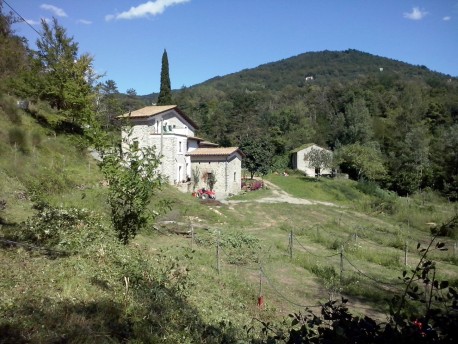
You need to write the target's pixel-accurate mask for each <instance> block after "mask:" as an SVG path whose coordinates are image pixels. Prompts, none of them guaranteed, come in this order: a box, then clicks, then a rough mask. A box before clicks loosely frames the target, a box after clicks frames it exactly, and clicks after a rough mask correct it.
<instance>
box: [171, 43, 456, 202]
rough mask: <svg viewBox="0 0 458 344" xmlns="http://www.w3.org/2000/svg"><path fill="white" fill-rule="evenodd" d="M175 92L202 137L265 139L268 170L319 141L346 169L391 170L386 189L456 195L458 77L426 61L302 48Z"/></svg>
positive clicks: (226, 141)
mask: <svg viewBox="0 0 458 344" xmlns="http://www.w3.org/2000/svg"><path fill="white" fill-rule="evenodd" d="M171 68H173V66H171ZM172 82H173V81H172ZM174 96H175V98H174V101H175V103H177V104H178V105H179V106H180V107H181V108H182V109H183V110H184V111H185V112H186V113H188V114H189V115H190V116H191V117H192V118H194V119H195V120H196V121H197V123H198V124H199V125H200V133H199V134H200V135H201V136H204V137H206V138H208V139H210V140H213V141H215V142H218V143H220V144H221V145H227V146H228V145H240V146H241V147H242V148H244V147H246V146H248V145H250V146H252V145H253V142H259V143H260V142H262V143H264V144H263V147H262V148H261V149H262V150H264V151H265V154H266V155H268V156H270V157H271V159H270V169H271V170H275V169H279V168H285V167H286V166H287V164H288V152H289V151H291V150H292V149H294V148H296V147H298V146H300V145H302V144H304V143H308V142H315V143H317V144H319V145H322V146H324V147H329V148H331V149H333V150H336V151H338V152H340V153H339V154H338V155H339V159H337V160H336V162H337V163H338V167H339V168H340V169H341V170H342V171H343V172H347V173H350V175H353V176H356V175H357V174H358V173H357V171H358V170H366V171H367V170H368V169H369V170H370V169H371V163H370V162H371V161H377V162H379V163H380V164H382V165H383V170H384V171H385V173H383V171H382V173H378V174H377V176H376V178H375V179H376V180H377V181H378V182H379V183H381V184H382V185H383V186H384V187H387V188H390V189H393V190H396V191H397V192H399V193H400V194H403V195H405V194H410V193H413V192H416V191H418V190H420V189H423V188H427V187H429V188H433V189H436V190H440V191H441V192H444V193H445V194H446V195H447V196H448V197H450V198H452V199H456V198H457V189H458V180H457V178H458V153H457V152H458V124H457V123H458V81H457V79H456V78H454V77H451V76H449V75H443V74H440V73H436V72H432V71H430V70H428V69H427V68H426V67H425V66H412V65H409V64H407V63H403V62H399V61H395V60H391V59H388V58H383V57H378V56H373V55H370V54H367V53H363V52H359V51H356V50H347V51H343V52H331V51H324V52H314V53H305V54H302V55H299V56H296V57H292V58H289V59H286V60H282V61H279V62H274V63H269V64H265V65H262V66H259V67H258V68H254V69H250V70H244V71H241V72H238V73H234V74H231V75H227V76H224V77H216V78H214V79H211V80H208V81H206V82H204V83H202V84H200V85H196V86H193V87H190V88H184V89H181V90H180V91H176V92H175V95H174ZM266 142H267V143H268V144H265V143H266ZM355 156H358V157H360V158H358V159H356V158H355ZM357 160H358V161H357ZM370 175H371V173H370V172H367V173H366V174H364V173H363V177H365V178H366V179H368V178H371V177H370Z"/></svg>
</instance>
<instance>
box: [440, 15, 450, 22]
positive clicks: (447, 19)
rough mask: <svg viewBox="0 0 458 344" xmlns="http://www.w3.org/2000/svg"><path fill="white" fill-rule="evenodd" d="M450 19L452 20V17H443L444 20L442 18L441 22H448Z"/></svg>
mask: <svg viewBox="0 0 458 344" xmlns="http://www.w3.org/2000/svg"><path fill="white" fill-rule="evenodd" d="M450 19H452V17H450V16H445V17H444V18H442V20H443V21H449V20H450Z"/></svg>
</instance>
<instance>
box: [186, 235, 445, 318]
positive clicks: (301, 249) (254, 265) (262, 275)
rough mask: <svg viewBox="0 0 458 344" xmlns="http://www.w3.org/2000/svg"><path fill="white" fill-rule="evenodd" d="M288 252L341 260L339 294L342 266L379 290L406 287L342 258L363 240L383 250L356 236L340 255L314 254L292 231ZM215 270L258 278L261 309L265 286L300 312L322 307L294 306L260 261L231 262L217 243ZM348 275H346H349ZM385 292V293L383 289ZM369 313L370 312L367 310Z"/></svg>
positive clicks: (227, 254) (347, 258) (352, 237)
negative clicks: (237, 271)
mask: <svg viewBox="0 0 458 344" xmlns="http://www.w3.org/2000/svg"><path fill="white" fill-rule="evenodd" d="M194 239H195V235H191V241H192V240H194ZM288 240H289V242H288V251H289V255H290V258H291V259H292V258H293V251H294V252H295V254H299V253H300V254H303V255H309V256H312V257H314V258H317V259H322V260H324V261H325V262H326V263H327V264H328V265H329V266H332V264H336V260H334V259H331V258H335V257H340V262H337V264H339V269H338V270H340V286H339V288H337V289H339V290H340V292H341V291H342V288H344V287H345V283H346V282H345V281H346V280H351V278H350V279H345V278H344V273H345V271H348V272H350V270H346V269H345V265H347V266H350V267H351V273H356V274H358V275H359V276H360V277H362V278H364V279H365V280H366V283H370V284H374V285H376V286H378V287H386V288H389V290H393V288H401V287H402V286H405V283H404V282H403V281H398V282H395V281H389V280H383V279H380V278H377V277H374V276H373V275H372V274H371V273H368V272H365V271H364V269H363V268H361V267H359V266H358V265H357V264H356V263H355V262H354V261H352V260H351V259H349V257H348V256H347V255H345V254H344V250H343V247H345V246H348V245H350V244H351V243H352V242H358V240H362V241H363V242H365V243H367V244H374V245H375V246H380V247H383V248H386V246H383V245H380V244H378V243H375V242H373V241H371V240H369V239H366V238H362V237H360V236H358V234H357V233H354V234H353V235H351V234H350V235H349V238H348V239H347V240H345V241H343V242H342V243H341V244H340V252H335V253H331V254H317V253H316V252H315V251H314V250H312V249H310V248H309V247H307V245H304V244H303V243H301V242H300V240H299V239H298V238H297V236H296V235H294V233H293V231H292V230H291V232H290V233H288ZM216 246H217V247H216V260H217V261H216V264H215V265H216V270H217V271H218V273H221V270H222V266H221V264H220V263H223V262H224V263H225V266H224V268H226V269H227V268H236V269H241V270H245V271H246V272H247V273H248V274H250V275H251V276H252V277H253V274H257V275H258V278H259V288H260V290H259V298H258V306H261V305H260V303H259V300H260V299H262V298H263V293H262V287H263V286H264V287H265V286H266V285H267V286H268V287H269V289H270V290H271V291H272V292H273V293H274V294H275V295H276V296H277V297H278V298H279V299H281V300H283V301H284V302H286V303H288V304H290V305H292V306H295V307H301V308H313V307H322V304H320V303H317V304H308V305H306V304H302V303H300V302H297V301H295V300H293V299H292V298H291V297H290V296H288V295H286V294H285V292H284V290H286V289H285V285H282V283H281V281H280V282H275V279H274V278H272V276H271V275H270V274H269V273H267V272H266V268H265V265H264V263H263V262H262V261H261V260H258V261H257V262H251V263H250V264H237V263H236V262H234V257H232V253H231V252H228V251H227V250H226V249H225V248H223V245H220V243H219V242H218V240H216ZM393 248H394V249H396V248H395V247H393ZM403 251H404V253H405V257H406V255H407V252H408V245H407V240H406V242H405V245H404V250H403ZM441 263H446V264H451V265H454V264H452V263H448V262H445V261H441ZM404 264H405V265H407V260H406V258H405V259H404ZM348 272H347V273H348ZM351 283H352V282H351ZM385 290H386V289H385ZM308 291H310V288H308ZM316 291H317V292H318V293H322V292H323V288H320V289H319V290H318V289H317V290H316ZM369 309H371V308H369Z"/></svg>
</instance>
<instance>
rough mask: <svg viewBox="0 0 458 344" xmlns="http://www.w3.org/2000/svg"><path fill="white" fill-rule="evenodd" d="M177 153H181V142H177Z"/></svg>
mask: <svg viewBox="0 0 458 344" xmlns="http://www.w3.org/2000/svg"><path fill="white" fill-rule="evenodd" d="M178 152H179V153H181V141H178Z"/></svg>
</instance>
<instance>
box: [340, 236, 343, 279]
mask: <svg viewBox="0 0 458 344" xmlns="http://www.w3.org/2000/svg"><path fill="white" fill-rule="evenodd" d="M343 251H344V247H343V245H340V285H341V286H342V279H343Z"/></svg>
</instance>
